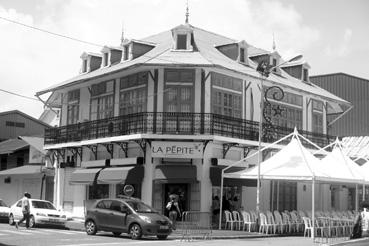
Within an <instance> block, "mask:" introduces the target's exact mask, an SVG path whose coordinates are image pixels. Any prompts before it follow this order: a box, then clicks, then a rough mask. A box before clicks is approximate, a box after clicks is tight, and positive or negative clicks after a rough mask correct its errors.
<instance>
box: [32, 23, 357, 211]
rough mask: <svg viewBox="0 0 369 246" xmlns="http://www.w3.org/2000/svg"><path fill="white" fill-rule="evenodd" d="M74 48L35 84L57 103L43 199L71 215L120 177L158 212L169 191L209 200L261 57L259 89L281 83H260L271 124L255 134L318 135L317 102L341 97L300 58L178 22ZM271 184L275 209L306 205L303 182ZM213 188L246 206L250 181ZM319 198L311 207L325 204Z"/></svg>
mask: <svg viewBox="0 0 369 246" xmlns="http://www.w3.org/2000/svg"><path fill="white" fill-rule="evenodd" d="M81 58H82V69H81V74H79V75H78V76H76V77H74V78H71V79H69V80H67V81H65V82H63V83H60V84H57V85H55V86H52V87H50V88H47V89H45V90H43V91H40V92H38V93H37V96H40V95H43V94H45V93H49V92H52V96H51V97H50V98H49V100H48V102H52V103H53V104H54V105H57V104H59V107H60V109H61V121H60V122H61V124H60V127H56V128H52V129H47V130H46V132H45V149H47V150H48V151H49V155H50V156H52V160H53V165H54V166H55V167H56V168H57V169H56V176H55V184H56V185H55V192H54V195H55V196H54V203H55V204H56V205H57V206H58V207H59V208H61V207H63V208H66V207H68V208H72V212H73V213H74V214H75V215H83V212H84V208H83V206H84V203H85V200H88V199H95V198H100V197H116V196H117V195H119V194H122V193H123V191H124V189H125V188H126V189H127V187H128V188H130V189H132V187H133V188H134V194H133V195H134V196H137V197H140V198H141V199H142V200H143V201H145V202H147V203H149V204H152V206H153V207H155V208H156V209H158V210H159V211H162V212H164V207H165V206H164V205H165V203H166V200H167V199H168V195H169V194H170V193H176V194H177V195H178V196H179V198H180V203H181V207H182V210H194V211H209V210H210V209H211V203H212V198H213V197H214V196H215V195H218V196H219V195H220V175H221V170H222V168H224V167H226V166H227V165H229V164H231V163H233V162H234V161H236V160H240V159H241V158H243V157H245V156H246V155H247V154H249V153H253V152H255V149H257V146H258V136H259V135H258V124H259V118H260V115H261V112H260V106H259V105H260V102H261V98H262V96H261V90H260V85H261V77H260V74H259V73H258V71H257V70H256V69H257V67H258V65H259V64H261V63H262V62H267V63H268V64H273V65H272V66H276V67H275V68H274V69H272V71H271V74H270V76H269V77H268V78H267V79H265V80H264V81H263V83H264V88H263V89H264V90H265V91H267V90H268V89H270V90H271V89H273V88H272V87H273V86H279V87H281V88H282V89H283V90H284V98H283V100H282V101H278V100H276V99H273V96H272V95H269V94H268V101H269V102H270V103H271V105H272V106H268V104H266V110H265V116H267V117H266V118H267V119H270V120H271V121H272V122H273V124H274V127H272V131H267V129H270V128H267V124H266V123H264V133H265V134H263V143H262V145H263V146H265V145H266V144H268V143H270V142H273V141H275V140H277V139H279V138H281V137H283V136H285V135H287V134H289V133H291V132H292V131H293V128H294V127H297V128H298V129H299V130H300V132H301V133H302V134H303V135H304V136H306V137H307V138H309V139H311V140H312V141H314V142H315V143H316V144H318V145H320V146H325V145H326V144H327V143H328V139H331V137H330V136H327V135H326V133H327V129H326V116H327V114H337V116H339V115H340V114H342V113H344V112H345V110H347V108H349V107H350V103H349V102H347V101H346V100H343V99H341V98H339V97H337V96H335V95H333V94H332V93H330V92H327V91H326V90H323V89H321V88H320V87H318V86H316V85H314V84H312V83H310V81H309V78H308V70H309V68H310V66H309V65H308V64H307V63H306V62H290V63H288V62H287V63H284V60H283V59H282V58H281V56H280V55H279V54H278V52H276V51H274V52H268V51H265V50H261V49H258V48H255V47H253V46H251V45H249V44H248V43H246V42H245V41H240V42H239V41H236V40H234V39H231V38H227V37H224V36H221V35H218V34H215V33H212V32H209V31H206V30H203V29H200V28H197V27H194V26H192V25H189V24H184V25H179V26H177V27H174V28H173V29H171V30H168V31H165V32H162V33H159V34H156V35H153V36H150V37H148V38H145V39H142V40H135V39H132V40H126V41H124V42H123V44H122V46H121V47H110V46H106V47H104V48H103V49H102V54H95V53H83V54H82V56H81ZM282 64H283V66H281V67H278V66H279V65H282ZM270 68H271V67H270ZM269 92H271V91H269ZM277 106H279V107H277ZM281 107H282V108H283V110H281ZM278 113H280V114H281V116H282V117H278V116H277V114H278ZM268 116H269V117H268ZM283 144H285V142H284V143H283ZM256 163H257V158H254V159H252V160H251V161H250V162H249V163H246V164H247V165H248V166H250V165H255V164H256ZM127 185H130V186H127ZM279 185H280V187H281V188H280V190H279V191H280V192H279V194H277V193H275V195H273V196H278V197H276V199H277V200H278V201H279V205H280V206H279V209H281V210H284V209H302V210H305V209H309V208H310V205H311V203H309V202H307V198H304V197H303V194H304V192H302V191H305V190H306V187H305V186H306V185H304V184H300V183H296V182H280V184H279ZM322 186H324V185H322ZM270 187H271V183H270V182H268V181H263V185H262V196H261V201H262V203H261V204H262V207H261V209H262V210H265V209H273V208H274V209H276V208H275V207H273V204H271V202H270V197H271V191H270ZM327 187H328V188H327ZM327 187H326V188H325V189H328V190H329V185H328V186H327ZM224 191H225V193H224V194H225V196H226V197H227V198H228V199H233V198H235V197H237V200H238V203H239V204H237V205H238V206H242V207H244V208H246V209H254V208H255V200H256V199H255V197H256V182H255V181H250V180H243V181H242V180H241V181H240V180H228V179H226V180H225V188H224ZM273 194H274V193H273ZM322 194H326V193H320V195H321V197H322V198H324V197H325V196H323V195H322ZM325 199H326V200H327V201H330V197H325ZM235 200H236V199H235ZM322 204H323V203H322ZM324 204H330V203H328V202H326V203H324ZM324 206H325V207H323V205H322V206H320V205H317V209H329V208H330V207H326V206H328V205H324ZM342 209H344V208H342Z"/></svg>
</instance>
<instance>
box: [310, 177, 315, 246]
mask: <svg viewBox="0 0 369 246" xmlns="http://www.w3.org/2000/svg"><path fill="white" fill-rule="evenodd" d="M311 196H312V199H311V200H312V202H311V223H312V226H313V229H312V230H311V238H312V239H313V242H314V239H315V177H313V183H312V188H311Z"/></svg>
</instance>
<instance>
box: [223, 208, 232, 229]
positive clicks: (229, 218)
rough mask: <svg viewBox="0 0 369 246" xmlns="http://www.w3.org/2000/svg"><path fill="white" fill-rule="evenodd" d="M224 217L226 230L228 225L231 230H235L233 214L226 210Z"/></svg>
mask: <svg viewBox="0 0 369 246" xmlns="http://www.w3.org/2000/svg"><path fill="white" fill-rule="evenodd" d="M224 215H225V220H226V221H225V229H227V228H228V225H229V228H230V229H231V230H233V222H234V221H233V218H232V213H231V212H230V211H228V210H225V211H224Z"/></svg>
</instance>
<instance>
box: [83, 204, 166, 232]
mask: <svg viewBox="0 0 369 246" xmlns="http://www.w3.org/2000/svg"><path fill="white" fill-rule="evenodd" d="M85 228H86V232H87V234H88V235H95V234H96V233H97V232H98V231H109V232H112V233H113V234H114V235H115V236H119V235H120V234H121V233H128V234H129V235H130V236H131V238H132V239H140V238H141V237H142V236H143V235H147V236H149V235H154V236H157V238H158V239H166V238H167V237H168V235H169V234H171V233H172V228H173V227H172V223H171V221H170V220H169V218H168V217H166V216H164V215H161V214H159V213H158V212H157V211H156V210H155V209H153V208H151V207H150V206H149V205H146V204H145V203H143V202H142V201H141V200H139V199H135V198H129V197H122V198H116V199H109V198H106V199H100V200H97V201H95V202H94V203H93V204H92V205H91V206H90V207H89V208H88V209H87V213H86V219H85Z"/></svg>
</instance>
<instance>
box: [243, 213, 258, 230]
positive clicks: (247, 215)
mask: <svg viewBox="0 0 369 246" xmlns="http://www.w3.org/2000/svg"><path fill="white" fill-rule="evenodd" d="M241 214H242V217H243V230H244V231H245V230H246V226H247V227H248V231H249V232H251V228H253V227H255V226H256V221H252V218H251V215H250V213H248V212H246V211H242V212H241Z"/></svg>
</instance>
